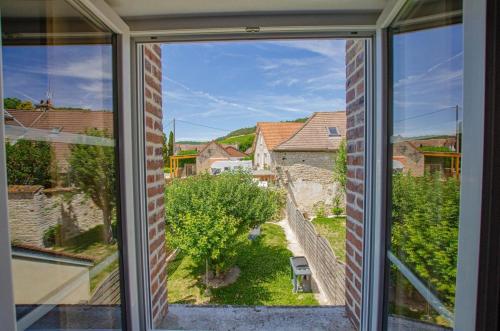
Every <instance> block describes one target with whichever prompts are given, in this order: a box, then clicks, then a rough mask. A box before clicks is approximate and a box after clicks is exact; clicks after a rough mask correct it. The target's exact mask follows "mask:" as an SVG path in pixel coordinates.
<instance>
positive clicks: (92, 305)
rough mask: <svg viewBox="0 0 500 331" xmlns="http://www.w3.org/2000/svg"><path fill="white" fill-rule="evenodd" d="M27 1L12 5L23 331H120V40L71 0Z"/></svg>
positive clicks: (18, 295) (14, 219) (15, 213)
mask: <svg viewBox="0 0 500 331" xmlns="http://www.w3.org/2000/svg"><path fill="white" fill-rule="evenodd" d="M18 3H19V5H18V6H17V7H16V5H14V4H9V5H8V6H6V7H5V8H2V15H3V16H2V30H3V35H2V44H3V46H2V57H3V80H4V86H3V96H4V100H3V108H4V116H3V121H4V124H5V138H6V139H5V142H4V143H5V147H6V161H7V177H8V178H7V179H8V208H9V228H10V229H9V230H10V237H11V243H12V268H13V280H14V299H15V303H16V314H17V320H18V329H20V330H25V329H40V328H41V329H47V330H50V329H87V328H99V329H120V328H121V310H120V276H119V262H118V261H119V259H118V255H119V251H118V228H119V219H118V214H117V197H118V193H117V190H116V187H117V175H116V168H117V166H116V160H115V138H114V135H115V132H114V131H115V130H114V123H115V115H114V112H113V81H112V62H113V58H112V50H113V45H112V42H111V40H112V39H111V37H112V35H111V34H110V33H109V32H107V31H105V30H102V29H101V28H100V27H98V26H96V25H95V24H93V23H92V22H90V21H88V20H87V19H86V18H84V17H82V16H81V15H80V14H79V12H78V11H76V10H75V9H74V8H73V7H71V6H70V5H68V4H67V3H66V2H65V1H50V2H44V1H22V2H18ZM21 23H22V24H21Z"/></svg>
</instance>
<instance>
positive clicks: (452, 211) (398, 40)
mask: <svg viewBox="0 0 500 331" xmlns="http://www.w3.org/2000/svg"><path fill="white" fill-rule="evenodd" d="M426 5H427V6H428V7H427V8H425V6H426ZM460 7H461V3H460V2H459V1H443V2H441V3H438V2H436V1H427V2H419V1H410V2H409V4H408V5H407V6H406V8H404V9H403V11H402V14H401V15H400V17H399V18H398V19H397V20H396V23H395V24H394V27H393V28H392V29H391V44H392V50H391V51H392V66H391V70H392V100H391V103H392V114H391V117H392V118H391V123H390V124H391V125H390V130H391V131H392V132H391V137H390V143H391V147H390V153H391V158H392V162H391V168H392V176H391V198H392V199H391V210H390V217H391V229H390V231H391V232H390V240H391V241H390V250H389V251H388V253H387V255H388V261H387V264H388V269H389V270H388V273H389V277H388V280H389V284H388V304H387V307H388V312H389V316H390V317H389V319H388V323H387V325H388V327H389V329H392V330H414V329H426V328H428V327H430V324H434V325H436V326H437V327H438V329H446V328H450V327H453V320H454V316H453V311H454V302H455V282H456V267H457V251H458V219H459V213H460V210H459V199H460V160H461V139H462V129H461V128H462V97H463V96H462V85H463V44H462V25H461V23H460ZM436 12H441V16H440V17H442V19H440V20H438V21H436V19H435V18H431V17H430V15H428V14H429V13H436ZM457 15H458V17H457ZM416 22H418V24H417V23H416ZM433 330H434V329H433Z"/></svg>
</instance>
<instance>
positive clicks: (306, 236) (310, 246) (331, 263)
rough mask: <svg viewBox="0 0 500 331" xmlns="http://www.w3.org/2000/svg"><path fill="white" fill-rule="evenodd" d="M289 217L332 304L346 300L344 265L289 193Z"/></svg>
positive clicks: (315, 277) (315, 279) (308, 259)
mask: <svg viewBox="0 0 500 331" xmlns="http://www.w3.org/2000/svg"><path fill="white" fill-rule="evenodd" d="M286 210H287V219H288V223H289V224H290V228H291V229H292V231H293V232H294V234H295V236H296V237H297V240H298V242H299V244H300V246H301V247H302V249H303V250H304V253H305V255H306V258H307V261H308V262H309V265H310V266H311V270H312V272H313V279H314V281H316V282H317V283H319V286H320V287H321V289H322V290H323V291H324V292H325V294H326V296H327V298H328V301H329V302H328V303H329V304H331V305H344V304H345V287H344V286H345V270H346V269H345V266H344V264H343V263H342V262H340V261H338V260H337V258H336V256H335V253H334V252H333V250H332V248H331V246H330V244H329V243H328V240H326V239H325V238H323V237H322V236H320V235H318V234H317V233H316V230H315V229H314V226H313V225H312V223H311V222H310V221H308V220H306V219H305V218H304V216H303V215H302V213H301V212H300V211H299V210H298V209H297V206H296V205H295V202H294V201H293V199H292V198H290V196H288V198H287V206H286Z"/></svg>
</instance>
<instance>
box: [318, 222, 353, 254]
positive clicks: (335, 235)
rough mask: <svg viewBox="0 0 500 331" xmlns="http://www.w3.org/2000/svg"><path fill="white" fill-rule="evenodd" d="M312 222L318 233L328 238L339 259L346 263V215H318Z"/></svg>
mask: <svg viewBox="0 0 500 331" xmlns="http://www.w3.org/2000/svg"><path fill="white" fill-rule="evenodd" d="M312 223H313V225H314V227H315V228H316V231H317V232H318V234H320V235H321V236H322V237H324V238H325V239H326V240H328V242H329V243H330V246H332V249H333V252H334V253H335V256H336V257H337V259H339V261H342V262H344V263H345V238H346V237H345V235H346V233H345V217H333V218H328V217H316V218H315V219H314V220H313V222H312Z"/></svg>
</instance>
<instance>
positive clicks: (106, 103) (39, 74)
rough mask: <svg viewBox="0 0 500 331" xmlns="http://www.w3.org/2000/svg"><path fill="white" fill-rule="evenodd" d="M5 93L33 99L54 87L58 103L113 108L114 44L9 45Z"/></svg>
mask: <svg viewBox="0 0 500 331" xmlns="http://www.w3.org/2000/svg"><path fill="white" fill-rule="evenodd" d="M2 56H3V68H4V72H3V77H4V84H5V89H4V97H16V98H19V99H21V100H30V101H32V102H33V103H38V102H40V100H41V99H45V98H46V95H47V91H48V90H49V87H50V90H51V91H52V95H53V98H52V99H53V103H54V105H55V106H56V107H64V106H66V107H80V108H89V109H93V110H102V109H105V110H111V109H112V97H113V94H112V79H111V78H112V67H111V63H112V57H111V46H110V45H85V46H50V47H47V46H6V47H3V48H2Z"/></svg>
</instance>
